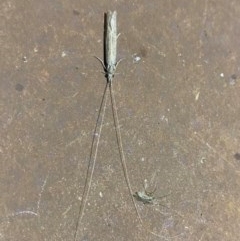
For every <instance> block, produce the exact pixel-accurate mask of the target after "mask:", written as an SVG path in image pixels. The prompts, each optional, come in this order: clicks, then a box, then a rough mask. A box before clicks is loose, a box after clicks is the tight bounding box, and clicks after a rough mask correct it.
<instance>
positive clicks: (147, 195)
mask: <svg viewBox="0 0 240 241" xmlns="http://www.w3.org/2000/svg"><path fill="white" fill-rule="evenodd" d="M143 186H144V191H138V192H135V193H134V194H133V196H134V197H135V198H136V200H137V201H140V202H142V203H143V204H154V203H155V202H154V201H155V200H156V198H155V197H154V195H153V194H154V192H155V191H156V187H155V188H154V190H153V191H151V192H149V191H147V182H146V180H145V182H144V185H143Z"/></svg>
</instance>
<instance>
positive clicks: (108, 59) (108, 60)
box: [104, 11, 118, 83]
mask: <svg viewBox="0 0 240 241" xmlns="http://www.w3.org/2000/svg"><path fill="white" fill-rule="evenodd" d="M105 20H106V23H105V34H104V38H105V41H104V49H105V51H104V62H105V64H104V67H105V71H106V77H107V80H108V82H109V83H111V81H112V79H113V77H114V74H115V71H116V68H117V37H118V36H117V12H116V11H113V12H111V11H108V12H107V13H106V14H105Z"/></svg>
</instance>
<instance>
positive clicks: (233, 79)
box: [229, 74, 237, 85]
mask: <svg viewBox="0 0 240 241" xmlns="http://www.w3.org/2000/svg"><path fill="white" fill-rule="evenodd" d="M236 81H237V75H236V74H232V75H231V76H230V78H229V84H230V85H235V84H236Z"/></svg>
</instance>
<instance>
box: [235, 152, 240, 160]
mask: <svg viewBox="0 0 240 241" xmlns="http://www.w3.org/2000/svg"><path fill="white" fill-rule="evenodd" d="M234 158H235V159H236V160H238V161H239V160H240V153H239V152H237V153H235V155H234Z"/></svg>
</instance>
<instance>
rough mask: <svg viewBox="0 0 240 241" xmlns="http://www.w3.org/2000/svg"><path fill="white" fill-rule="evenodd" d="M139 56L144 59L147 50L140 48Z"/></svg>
mask: <svg viewBox="0 0 240 241" xmlns="http://www.w3.org/2000/svg"><path fill="white" fill-rule="evenodd" d="M140 56H142V57H143V58H145V57H146V56H147V49H146V48H144V47H142V48H141V49H140Z"/></svg>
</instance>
